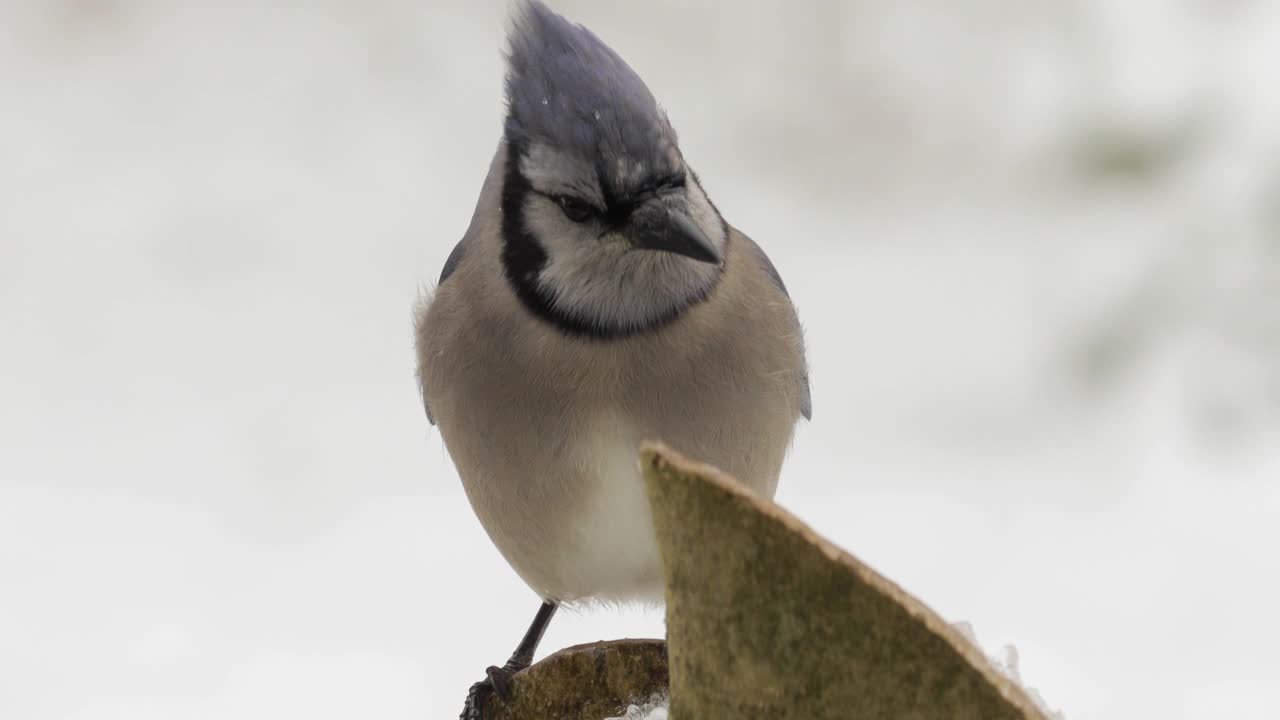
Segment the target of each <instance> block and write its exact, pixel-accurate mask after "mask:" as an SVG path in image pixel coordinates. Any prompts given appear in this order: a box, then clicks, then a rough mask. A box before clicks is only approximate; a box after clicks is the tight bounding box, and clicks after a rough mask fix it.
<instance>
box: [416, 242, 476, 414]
mask: <svg viewBox="0 0 1280 720" xmlns="http://www.w3.org/2000/svg"><path fill="white" fill-rule="evenodd" d="M466 243H467V238H466V237H465V236H464V237H463V238H462V239H461V240H459V241H458V244H457V245H454V246H453V251H452V252H450V253H449V257H448V258H446V259H445V261H444V267H443V268H441V269H440V280H439V281H438V282H436V288H439V287H440V286H441V285H443V284H444V281H445V280H448V279H449V276H450V275H452V274H453V273H454V271H455V270H457V269H458V265H460V264H461V263H462V256H463V255H465V254H466ZM428 305H430V301H429V300H428V301H426V302H424V303H423V304H422V306H421V307H420V308H419V310H418V314H417V323H419V325H418V330H417V332H418V334H419V336H420V335H421V334H422V333H423V332H424V331H425V326H424V325H423V324H422V323H424V322H425V320H426V314H427V306H428ZM419 341H421V337H419ZM418 374H419V382H426V380H425V378H423V377H422V370H421V368H419V373H418ZM423 389H424V390H425V388H423ZM422 406H423V408H424V409H425V410H426V411H427V422H429V423H431V424H432V425H435V424H436V417H435V415H433V414H431V402H430V401H429V400H427V393H426V392H423V393H422Z"/></svg>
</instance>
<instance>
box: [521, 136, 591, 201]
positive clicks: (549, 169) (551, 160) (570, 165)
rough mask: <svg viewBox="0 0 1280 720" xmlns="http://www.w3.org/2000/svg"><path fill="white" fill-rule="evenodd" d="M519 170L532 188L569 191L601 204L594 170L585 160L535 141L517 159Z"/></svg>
mask: <svg viewBox="0 0 1280 720" xmlns="http://www.w3.org/2000/svg"><path fill="white" fill-rule="evenodd" d="M520 174H522V175H524V177H525V178H526V179H527V180H528V181H529V184H530V185H532V186H533V189H534V190H537V191H538V192H540V193H545V194H548V195H572V196H574V197H578V198H582V199H583V200H587V201H590V202H592V203H594V204H595V205H596V206H597V207H603V206H604V197H603V196H602V195H601V194H600V187H599V183H598V182H597V179H596V171H595V168H593V167H592V166H591V165H590V164H589V163H586V162H583V161H582V160H579V159H577V158H574V157H571V156H569V155H565V154H564V153H562V152H559V151H558V150H556V149H554V148H552V147H550V146H548V145H545V144H542V143H537V144H535V145H533V146H532V147H530V148H529V151H528V152H527V153H526V154H525V156H524V157H523V158H521V160H520Z"/></svg>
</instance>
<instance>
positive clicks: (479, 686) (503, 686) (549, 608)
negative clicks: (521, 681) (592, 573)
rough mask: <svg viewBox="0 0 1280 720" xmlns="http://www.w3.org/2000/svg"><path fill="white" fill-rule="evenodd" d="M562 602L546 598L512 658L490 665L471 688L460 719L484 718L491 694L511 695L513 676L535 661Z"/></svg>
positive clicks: (476, 719)
mask: <svg viewBox="0 0 1280 720" xmlns="http://www.w3.org/2000/svg"><path fill="white" fill-rule="evenodd" d="M558 607H560V605H559V604H558V603H556V602H554V601H552V600H546V601H543V603H542V607H540V608H538V614H537V615H534V616H533V622H532V623H531V624H530V625H529V629H528V630H526V631H525V634H524V639H522V640H521V641H520V644H519V645H517V646H516V651H515V652H513V653H511V658H510V659H508V660H507V662H506V664H504V665H503V666H502V667H498V666H496V665H490V666H489V667H488V668H487V669H486V670H485V671H484V674H485V676H486V677H485V679H484V680H481V681H480V682H478V683H476V684H474V685H472V686H471V689H470V690H468V691H467V704H466V705H465V706H463V708H462V714H461V715H459V716H458V718H459V720H484V707H485V705H486V704H487V703H488V702H489V698H490V697H491V696H492V695H493V694H494V693H495V692H496V693H497V694H498V696H499V697H501V698H503V699H504V700H505V699H507V698H509V697H511V678H512V676H513V675H515V674H516V673H518V672H520V671H521V670H523V669H525V668H527V667H529V666H530V665H532V664H533V653H534V652H535V651H536V650H537V649H538V643H539V642H541V641H542V634H543V633H545V632H546V631H547V626H548V625H550V624H551V616H553V615H555V614H556V608H558Z"/></svg>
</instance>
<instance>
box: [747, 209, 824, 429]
mask: <svg viewBox="0 0 1280 720" xmlns="http://www.w3.org/2000/svg"><path fill="white" fill-rule="evenodd" d="M738 234H739V235H740V236H741V237H742V239H743V240H746V241H747V246H748V247H749V248H750V249H751V251H752V252H753V253H755V256H756V259H758V260H759V261H760V265H761V266H762V267H763V268H764V271H765V272H767V273H768V274H769V277H770V278H771V279H772V280H773V282H774V284H775V285H777V286H778V289H779V290H781V291H782V294H783V295H785V296H786V297H787V299H788V300H790V299H791V293H789V292H787V284H786V283H784V282H782V275H781V274H779V273H778V268H776V267H774V265H773V261H772V260H770V259H769V256H768V254H766V253H765V251H764V248H762V247H760V246H759V245H758V244H756V241H755V240H752V239H751V238H750V237H747V235H746V234H744V233H742V232H739V233H738ZM795 320H796V332H797V333H800V327H799V325H800V318H799V316H795ZM801 342H802V343H803V340H802V341H801ZM800 354H801V355H802V356H803V355H804V347H803V346H802V347H801V348H800ZM800 414H801V415H803V416H804V419H805V420H812V419H813V396H812V395H811V394H810V392H809V365H808V363H807V362H806V363H805V367H804V369H803V370H802V371H801V373H800Z"/></svg>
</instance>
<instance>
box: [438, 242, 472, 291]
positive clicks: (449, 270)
mask: <svg viewBox="0 0 1280 720" xmlns="http://www.w3.org/2000/svg"><path fill="white" fill-rule="evenodd" d="M466 241H467V239H466V238H463V239H461V240H459V241H458V244H457V245H454V246H453V252H451V253H449V257H448V258H446V259H445V261H444V268H443V269H441V270H440V280H439V282H437V283H436V284H437V285H441V284H443V283H444V281H445V280H448V279H449V276H450V275H452V274H453V271H454V270H457V269H458V263H460V262H462V255H463V253H464V251H465V249H464V248H463V243H465V242H466Z"/></svg>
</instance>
